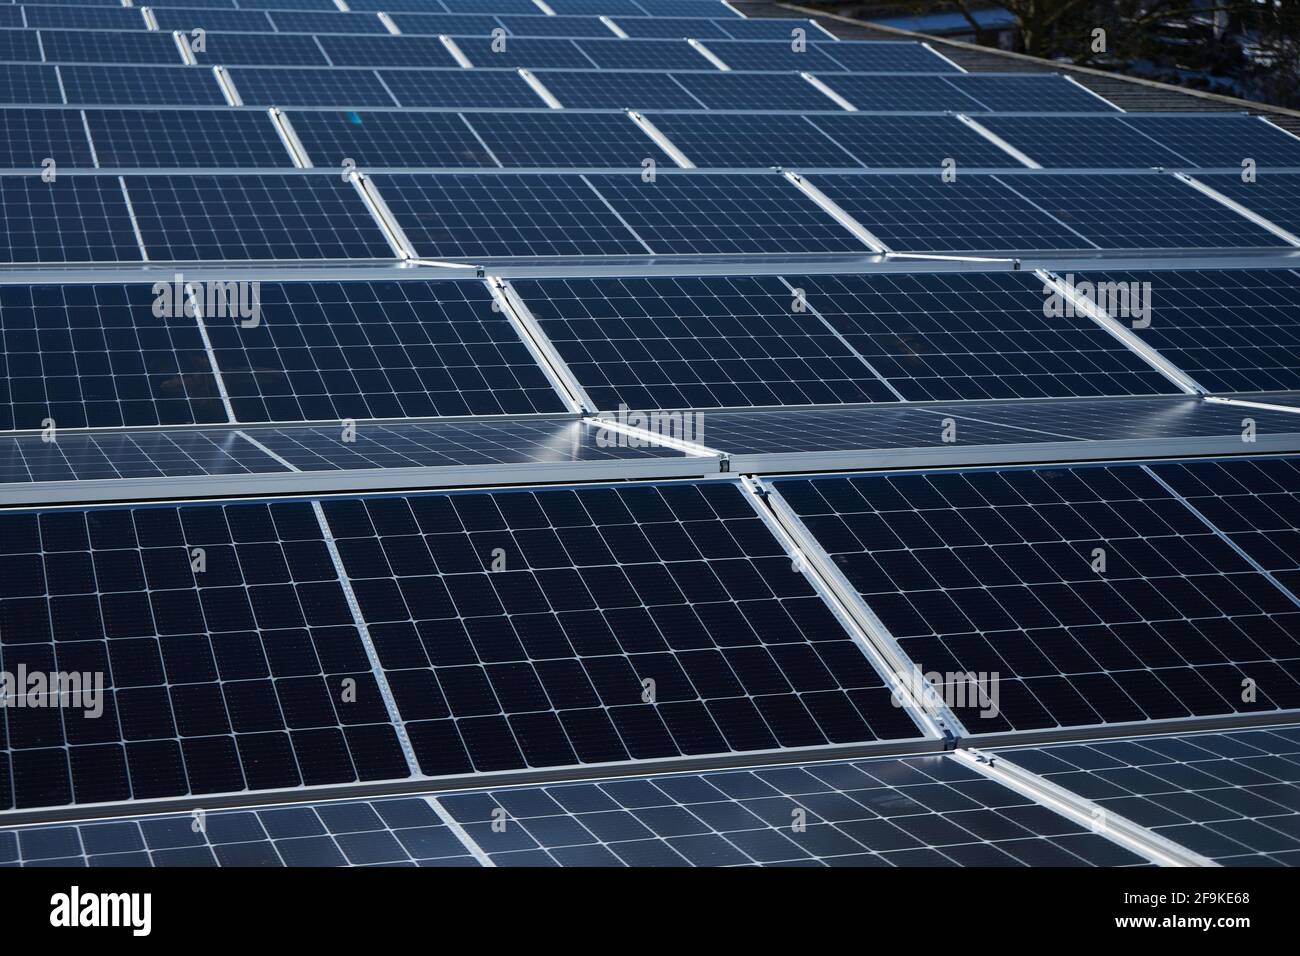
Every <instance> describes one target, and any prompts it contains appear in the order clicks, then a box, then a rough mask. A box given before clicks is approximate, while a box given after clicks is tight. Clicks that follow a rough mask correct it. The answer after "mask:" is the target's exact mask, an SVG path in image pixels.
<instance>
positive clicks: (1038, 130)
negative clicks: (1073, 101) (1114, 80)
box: [975, 114, 1189, 169]
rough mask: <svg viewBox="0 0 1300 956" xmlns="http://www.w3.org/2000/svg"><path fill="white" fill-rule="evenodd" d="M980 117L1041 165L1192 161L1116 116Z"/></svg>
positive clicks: (1183, 163)
mask: <svg viewBox="0 0 1300 956" xmlns="http://www.w3.org/2000/svg"><path fill="white" fill-rule="evenodd" d="M975 119H976V122H978V123H979V124H980V126H983V127H984V128H985V129H987V130H989V131H991V132H993V133H996V134H997V135H998V136H1000V137H1002V138H1003V139H1004V140H1006V141H1007V142H1008V143H1010V144H1011V145H1012V146H1014V147H1016V149H1019V150H1020V151H1021V152H1023V153H1025V154H1026V155H1027V156H1029V158H1030V159H1032V160H1034V161H1035V162H1036V163H1038V164H1039V165H1040V166H1045V167H1048V168H1052V167H1058V168H1062V169H1082V168H1088V167H1094V168H1098V169H1123V168H1135V169H1137V168H1148V169H1149V168H1151V167H1153V166H1161V167H1165V168H1172V169H1177V168H1179V167H1182V166H1186V165H1188V163H1189V161H1188V159H1187V157H1186V156H1184V155H1182V154H1181V153H1177V152H1175V151H1174V150H1172V149H1169V148H1168V147H1167V146H1165V145H1163V144H1162V143H1161V142H1159V141H1158V140H1156V139H1155V138H1153V137H1151V136H1149V135H1147V134H1146V133H1144V132H1142V130H1141V128H1140V127H1136V126H1133V125H1130V124H1129V123H1127V122H1125V119H1126V118H1125V117H1121V116H1119V115H1118V114H1117V115H1115V116H1097V115H1093V116H1065V115H1058V116H977V117H976V118H975Z"/></svg>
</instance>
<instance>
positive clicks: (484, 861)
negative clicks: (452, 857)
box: [424, 797, 496, 866]
mask: <svg viewBox="0 0 1300 956" xmlns="http://www.w3.org/2000/svg"><path fill="white" fill-rule="evenodd" d="M424 800H425V802H426V803H428V804H429V806H430V807H431V808H432V809H433V812H434V813H436V814H438V819H439V820H441V821H442V822H443V823H445V824H446V825H447V829H448V830H450V831H451V832H452V834H453V835H454V836H455V837H456V839H457V840H459V841H460V843H461V846H463V847H464V848H465V849H466V850H468V851H469V855H470V856H472V857H473V858H474V859H476V860H478V862H479V865H480V866H496V864H495V863H493V862H492V857H490V856H488V855H487V852H486V851H485V850H484V849H483V848H482V847H481V846H479V845H478V843H477V842H476V841H475V840H474V838H473V837H472V836H470V835H469V834H468V833H466V832H465V828H464V827H462V826H461V825H460V822H459V821H458V820H457V819H456V818H455V817H453V816H452V815H451V814H450V813H449V812H448V811H447V808H446V807H444V806H443V805H442V804H441V803H439V802H438V798H437V797H425V798H424Z"/></svg>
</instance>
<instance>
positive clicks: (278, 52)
mask: <svg viewBox="0 0 1300 956" xmlns="http://www.w3.org/2000/svg"><path fill="white" fill-rule="evenodd" d="M340 39H345V40H355V41H357V42H362V41H364V39H365V38H364V37H348V38H340V37H322V38H321V45H322V46H323V45H325V44H328V43H330V42H334V41H338V40H340ZM196 44H197V41H196V40H192V41H191V42H190V47H191V49H193V48H194V47H195V45H196ZM203 44H204V48H203V49H202V50H197V49H195V50H194V58H195V59H196V60H198V61H199V63H220V64H223V65H225V66H327V65H329V63H330V60H329V59H327V58H326V57H325V54H324V53H322V52H321V46H318V45H317V43H316V39H315V38H314V37H309V36H296V35H292V34H286V35H280V34H268V35H265V36H257V35H253V34H247V33H209V34H207V35H206V36H205V37H204V39H203ZM334 62H335V63H337V64H339V65H341V66H348V65H350V64H348V63H346V62H342V63H341V62H340V61H337V60H336V61H334Z"/></svg>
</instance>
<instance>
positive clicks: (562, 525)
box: [323, 482, 918, 776]
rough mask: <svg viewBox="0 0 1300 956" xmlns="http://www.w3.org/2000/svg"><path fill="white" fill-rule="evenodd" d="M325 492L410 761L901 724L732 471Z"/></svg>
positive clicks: (733, 748)
mask: <svg viewBox="0 0 1300 956" xmlns="http://www.w3.org/2000/svg"><path fill="white" fill-rule="evenodd" d="M323 507H324V510H325V514H326V517H327V518H328V521H329V525H330V528H331V530H332V532H333V534H334V537H335V538H336V539H337V542H338V550H339V553H340V554H341V556H342V560H343V566H344V568H345V569H346V572H347V574H348V576H349V579H350V581H351V584H352V589H353V591H354V592H355V594H356V597H357V601H358V604H359V606H360V609H361V614H362V616H363V617H364V619H365V620H366V622H367V625H368V628H369V633H370V636H371V638H372V640H373V641H374V645H375V648H376V651H377V652H378V657H379V661H380V663H381V664H382V666H383V667H384V671H385V674H386V676H387V679H388V683H389V684H390V686H391V687H392V689H393V694H394V697H395V699H396V701H397V707H398V710H399V711H400V713H401V715H402V718H403V720H404V721H405V722H406V723H405V725H406V730H407V733H408V734H409V735H410V738H411V742H412V744H413V745H414V748H415V754H416V758H417V760H418V762H419V766H420V770H421V771H422V772H423V773H425V774H428V775H435V776H437V775H446V774H459V773H468V772H472V771H476V772H484V771H491V770H508V769H515V768H521V767H525V766H532V767H538V766H564V765H571V764H576V763H606V762H611V761H625V760H628V759H638V760H644V759H650V758H662V757H677V756H681V755H683V754H704V753H727V752H744V751H756V750H775V749H778V748H789V747H800V746H810V745H815V744H823V745H824V744H826V743H828V742H831V741H835V742H847V741H864V740H876V739H882V738H883V739H899V738H913V737H916V736H917V735H918V731H917V730H916V728H915V726H914V725H913V724H912V721H911V719H910V718H909V717H908V716H907V714H906V712H905V711H903V710H901V709H899V708H898V707H896V706H894V705H893V704H892V703H890V700H889V697H890V692H889V690H888V688H886V687H885V686H884V684H883V681H882V680H881V678H880V676H879V675H878V674H877V672H876V671H875V670H874V668H873V667H872V666H871V664H870V663H869V662H868V661H867V659H866V658H865V657H864V656H863V654H862V652H861V651H860V650H859V648H858V646H857V645H856V644H855V643H854V642H853V641H852V639H851V638H850V637H849V635H848V633H847V632H845V631H844V630H843V628H842V627H840V625H839V624H838V623H837V622H836V620H835V619H834V617H833V616H832V615H831V614H830V612H829V610H828V609H827V608H826V606H825V605H824V604H822V603H821V601H820V600H819V599H818V598H817V596H816V593H815V592H814V591H813V589H812V587H811V585H810V584H809V583H808V581H807V580H806V579H805V578H804V577H803V575H801V574H798V573H792V572H791V565H790V559H789V556H788V555H787V554H786V553H785V551H784V550H783V549H782V548H781V546H780V545H779V544H778V543H777V541H776V539H775V538H773V537H772V535H771V533H770V532H769V531H768V530H767V528H766V526H765V525H764V524H763V522H762V519H760V518H759V516H758V514H757V513H756V512H755V511H754V510H753V508H752V507H751V506H750V504H749V503H748V502H747V501H746V500H744V497H743V494H742V492H741V491H740V490H739V486H737V485H735V484H723V483H719V482H710V483H703V484H670V485H660V486H655V485H624V486H611V487H604V488H602V487H599V486H596V487H592V486H587V487H583V488H577V489H574V490H569V491H566V490H556V491H535V492H534V491H520V492H504V493H496V494H478V493H465V494H454V495H446V496H444V495H425V496H418V497H411V498H380V499H357V500H347V499H332V500H328V501H325V502H323ZM493 549H497V550H496V551H494V550H493ZM503 555H504V557H502V556H503ZM502 561H504V565H502V564H501V562H502ZM494 562H495V563H496V566H498V567H502V569H501V570H497V571H492V570H489V569H490V568H491V567H492V566H493V565H494ZM643 596H644V597H645V598H647V599H648V603H647V600H643ZM661 626H662V627H665V628H670V630H668V631H667V634H669V635H671V639H666V637H665V633H664V632H662V631H661V630H660V627H661ZM646 680H651V681H653V682H654V684H653V685H647V684H644V683H643V682H644V681H646ZM649 686H653V692H651V693H650V695H649V698H648V700H649V701H650V702H647V697H646V696H645V694H646V688H647V687H649Z"/></svg>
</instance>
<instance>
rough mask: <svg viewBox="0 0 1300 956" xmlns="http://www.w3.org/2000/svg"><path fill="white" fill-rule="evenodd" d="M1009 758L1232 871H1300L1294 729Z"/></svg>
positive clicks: (1035, 751) (1037, 750)
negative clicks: (1245, 868)
mask: <svg viewBox="0 0 1300 956" xmlns="http://www.w3.org/2000/svg"><path fill="white" fill-rule="evenodd" d="M999 756H1000V757H1001V758H1002V759H1005V760H1009V761H1012V762H1013V763H1015V764H1017V765H1020V766H1022V767H1025V768H1026V769H1028V770H1030V771H1032V772H1034V773H1037V774H1038V775H1040V776H1041V777H1043V778H1044V779H1046V780H1047V781H1049V782H1050V783H1052V784H1055V785H1057V786H1060V787H1064V788H1065V789H1066V790H1069V791H1073V792H1075V793H1079V794H1080V795H1083V796H1085V797H1086V798H1088V799H1090V800H1091V801H1092V802H1093V803H1094V804H1096V805H1097V806H1099V807H1101V809H1102V810H1103V811H1104V812H1106V813H1112V814H1115V815H1116V816H1120V817H1123V818H1125V819H1128V820H1132V821H1133V822H1134V823H1137V824H1138V825H1139V826H1144V827H1147V828H1149V829H1150V830H1152V831H1154V832H1155V833H1156V834H1158V835H1159V836H1162V837H1165V838H1167V839H1170V840H1173V841H1174V842H1176V843H1179V844H1181V845H1183V846H1186V847H1188V848H1190V849H1191V850H1193V851H1195V852H1197V853H1200V854H1202V855H1203V856H1206V857H1208V858H1210V859H1212V860H1214V861H1215V862H1216V863H1220V864H1222V865H1224V866H1261V865H1274V866H1295V865H1296V864H1297V862H1300V852H1298V851H1300V840H1298V839H1297V838H1296V835H1295V834H1296V822H1297V821H1296V816H1297V811H1296V798H1297V796H1300V777H1297V775H1296V767H1297V765H1300V760H1297V756H1300V738H1298V737H1297V732H1296V730H1295V729H1294V728H1290V727H1269V728H1265V729H1262V730H1242V731H1234V732H1224V733H1215V734H1179V735H1175V736H1168V737H1136V738H1130V739H1127V740H1106V741H1096V742H1091V743H1078V744H1066V745H1062V746H1055V747H1032V748H1023V749H1015V750H1006V751H1003V752H1002V753H1001V754H1000V755H999Z"/></svg>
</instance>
